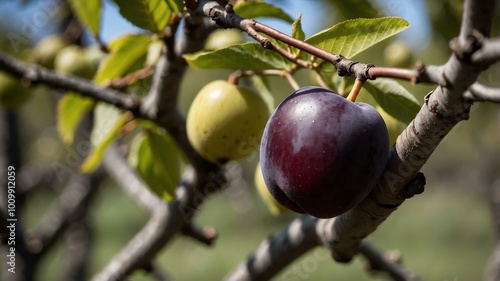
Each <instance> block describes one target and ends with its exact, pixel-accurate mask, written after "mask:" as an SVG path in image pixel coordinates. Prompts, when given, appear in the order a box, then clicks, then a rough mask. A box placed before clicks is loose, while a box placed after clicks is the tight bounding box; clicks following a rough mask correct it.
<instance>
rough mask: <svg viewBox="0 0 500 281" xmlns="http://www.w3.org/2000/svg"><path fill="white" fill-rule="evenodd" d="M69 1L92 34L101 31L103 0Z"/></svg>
mask: <svg viewBox="0 0 500 281" xmlns="http://www.w3.org/2000/svg"><path fill="white" fill-rule="evenodd" d="M69 3H70V5H71V8H72V9H73V11H74V12H75V13H76V15H77V16H78V18H79V19H80V21H81V22H82V24H83V25H84V26H86V27H88V28H89V29H90V31H91V32H92V34H94V35H96V34H97V33H99V25H100V21H101V9H102V2H101V0H69Z"/></svg>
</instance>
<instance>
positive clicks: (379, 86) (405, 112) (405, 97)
mask: <svg viewBox="0 0 500 281" xmlns="http://www.w3.org/2000/svg"><path fill="white" fill-rule="evenodd" d="M364 88H365V89H366V90H367V91H368V92H369V93H370V94H371V95H372V96H373V97H374V98H375V101H376V102H377V103H378V105H380V107H382V109H384V110H385V111H386V112H387V113H389V114H390V115H391V116H393V117H394V118H396V119H398V120H400V121H403V122H405V123H407V124H408V123H410V122H411V120H413V118H415V115H417V113H418V111H419V110H420V104H419V103H418V101H417V99H416V98H415V97H414V96H413V95H412V94H411V93H410V92H408V90H406V89H405V88H404V87H403V86H401V85H400V84H399V83H398V82H396V81H394V80H392V79H387V78H377V79H376V80H368V81H366V83H365V85H364Z"/></svg>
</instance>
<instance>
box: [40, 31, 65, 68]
mask: <svg viewBox="0 0 500 281" xmlns="http://www.w3.org/2000/svg"><path fill="white" fill-rule="evenodd" d="M65 46H66V42H64V39H63V38H62V37H61V36H58V35H50V36H47V37H45V38H44V39H42V40H41V41H40V42H38V44H37V45H36V46H35V48H34V49H33V60H34V62H35V63H38V64H40V65H42V66H43V67H47V68H51V69H52V68H54V60H55V58H56V56H57V54H58V53H59V52H60V51H61V50H62V49H64V47H65Z"/></svg>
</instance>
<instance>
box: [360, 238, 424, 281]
mask: <svg viewBox="0 0 500 281" xmlns="http://www.w3.org/2000/svg"><path fill="white" fill-rule="evenodd" d="M358 252H359V254H361V255H363V256H364V257H365V258H366V259H367V260H368V262H369V269H370V270H374V271H381V272H386V273H387V274H389V276H391V278H392V279H393V280H394V281H420V280H421V279H420V278H419V277H418V276H417V275H416V274H415V273H414V272H412V271H410V270H409V269H407V268H404V267H403V265H401V264H399V263H398V262H397V261H392V260H389V259H388V258H387V257H386V256H384V255H383V254H382V253H380V251H379V250H377V249H376V248H375V247H374V246H373V245H371V244H370V243H368V242H366V241H365V242H363V243H362V244H361V245H360V246H359V248H358Z"/></svg>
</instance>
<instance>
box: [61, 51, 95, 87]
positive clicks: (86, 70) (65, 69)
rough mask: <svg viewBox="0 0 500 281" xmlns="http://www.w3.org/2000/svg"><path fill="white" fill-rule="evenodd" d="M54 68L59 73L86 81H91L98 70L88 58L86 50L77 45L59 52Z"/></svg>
mask: <svg viewBox="0 0 500 281" xmlns="http://www.w3.org/2000/svg"><path fill="white" fill-rule="evenodd" d="M54 68H55V70H56V71H57V72H59V73H63V74H70V75H75V76H79V77H82V78H86V79H91V78H92V77H93V76H94V74H95V72H96V70H97V66H96V65H95V63H94V62H92V60H90V59H89V58H88V56H87V53H86V52H85V49H83V48H82V47H80V46H76V45H70V46H68V47H66V48H64V49H62V50H61V51H60V52H59V54H58V55H57V56H56V58H55V61H54Z"/></svg>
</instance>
